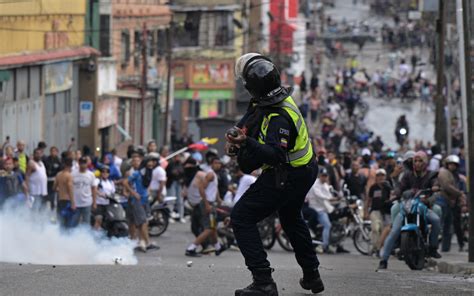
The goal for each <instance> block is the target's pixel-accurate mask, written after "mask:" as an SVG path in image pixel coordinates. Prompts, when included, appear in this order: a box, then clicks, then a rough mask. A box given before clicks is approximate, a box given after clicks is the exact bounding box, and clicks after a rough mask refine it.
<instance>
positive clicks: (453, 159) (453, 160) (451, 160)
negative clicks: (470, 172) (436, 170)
mask: <svg viewBox="0 0 474 296" xmlns="http://www.w3.org/2000/svg"><path fill="white" fill-rule="evenodd" d="M445 162H446V164H450V163H454V164H457V165H459V163H460V162H461V160H460V159H459V156H457V155H454V154H453V155H449V156H448V157H446V159H445Z"/></svg>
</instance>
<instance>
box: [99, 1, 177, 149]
mask: <svg viewBox="0 0 474 296" xmlns="http://www.w3.org/2000/svg"><path fill="white" fill-rule="evenodd" d="M170 21H171V11H170V9H169V7H168V5H167V1H163V0H110V1H109V0H107V1H100V31H101V36H100V41H99V46H100V51H101V53H102V58H101V60H103V61H104V62H103V69H104V71H103V72H100V71H99V73H102V74H103V75H104V79H106V80H107V81H109V82H110V81H112V80H115V81H116V83H115V84H109V87H108V88H107V89H104V90H103V91H100V108H101V110H102V111H104V112H107V113H109V114H116V115H115V116H113V117H112V118H110V119H109V120H104V121H102V122H100V124H99V128H100V130H99V134H100V138H101V143H102V147H103V149H106V150H107V148H110V147H116V148H117V149H118V150H119V151H122V152H123V151H124V150H125V149H126V146H128V145H130V144H135V145H139V144H144V143H145V142H147V141H148V140H150V139H152V138H154V139H157V138H160V137H162V131H161V130H160V129H159V127H158V125H160V124H159V122H160V120H161V121H162V118H163V117H164V116H163V112H164V109H165V108H164V106H165V105H164V104H165V102H166V88H167V85H166V82H167V73H168V71H167V69H168V67H167V60H166V54H167V44H168V43H167V30H168V28H169V24H170ZM144 36H146V37H144ZM144 47H145V48H146V49H145V50H146V53H144ZM144 56H146V59H144ZM144 62H146V66H145V67H146V76H147V83H146V84H147V87H146V91H145V92H144V93H142V92H141V90H142V82H143V81H142V77H143V75H144V72H143V67H144ZM99 63H101V62H99ZM112 63H113V67H115V71H112V68H111V67H112V66H111V65H112ZM106 69H108V70H106ZM113 72H115V74H114V73H113ZM114 75H115V77H110V76H114ZM105 77H107V78H105ZM161 126H162V124H161ZM157 140H158V142H162V140H160V139H157Z"/></svg>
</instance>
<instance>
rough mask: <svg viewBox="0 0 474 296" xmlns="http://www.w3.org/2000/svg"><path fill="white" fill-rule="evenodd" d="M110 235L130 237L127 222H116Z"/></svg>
mask: <svg viewBox="0 0 474 296" xmlns="http://www.w3.org/2000/svg"><path fill="white" fill-rule="evenodd" d="M110 236H113V237H128V225H127V224H126V223H125V222H118V223H114V225H113V226H112V231H111V235H110Z"/></svg>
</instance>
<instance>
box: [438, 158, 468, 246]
mask: <svg viewBox="0 0 474 296" xmlns="http://www.w3.org/2000/svg"><path fill="white" fill-rule="evenodd" d="M459 162H460V160H459V156H457V155H450V156H448V157H446V160H445V163H446V167H442V168H441V169H440V170H439V175H438V182H439V186H440V189H441V192H440V195H439V196H438V198H437V200H436V203H437V204H438V205H440V206H441V208H442V209H443V210H442V213H443V214H442V216H441V217H442V223H441V225H443V240H442V244H441V251H442V252H449V249H450V247H451V237H452V231H451V224H453V226H454V231H455V233H456V237H457V239H458V245H459V249H460V250H462V249H463V248H464V237H463V233H462V229H461V212H463V213H466V212H467V207H466V195H465V194H464V192H463V191H461V190H460V189H459V183H460V178H459V172H458V170H459Z"/></svg>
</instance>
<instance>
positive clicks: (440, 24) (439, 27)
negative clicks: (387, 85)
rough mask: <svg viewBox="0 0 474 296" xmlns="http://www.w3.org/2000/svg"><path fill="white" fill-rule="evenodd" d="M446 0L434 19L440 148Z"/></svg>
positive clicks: (441, 140) (442, 142)
mask: <svg viewBox="0 0 474 296" xmlns="http://www.w3.org/2000/svg"><path fill="white" fill-rule="evenodd" d="M446 3H447V2H446V0H439V15H438V20H437V21H436V32H437V33H438V52H437V65H436V78H437V81H436V117H435V140H436V143H437V144H438V145H441V146H442V148H446V120H445V116H444V106H445V99H444V94H443V88H444V82H445V79H444V39H445V36H446Z"/></svg>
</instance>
